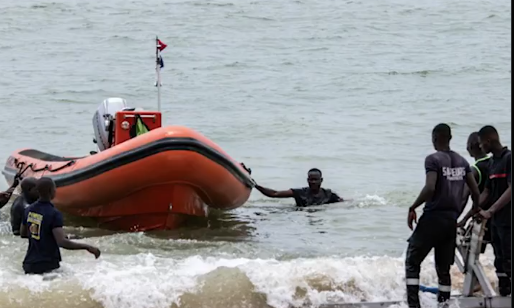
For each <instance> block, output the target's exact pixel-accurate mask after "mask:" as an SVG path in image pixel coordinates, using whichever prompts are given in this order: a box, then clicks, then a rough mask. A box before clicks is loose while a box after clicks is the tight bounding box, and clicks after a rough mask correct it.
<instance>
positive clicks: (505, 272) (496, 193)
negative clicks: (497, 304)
mask: <svg viewBox="0 0 514 308" xmlns="http://www.w3.org/2000/svg"><path fill="white" fill-rule="evenodd" d="M478 136H479V138H480V146H481V147H482V149H483V150H484V151H485V152H486V153H492V154H493V160H492V163H491V165H490V168H489V179H488V180H487V181H486V184H485V188H484V192H483V193H482V196H481V198H480V199H481V200H486V199H487V198H488V197H491V199H490V200H491V202H492V205H491V207H490V208H489V209H487V210H482V211H480V216H482V217H483V218H485V219H491V218H492V221H491V227H492V239H493V248H494V256H495V260H494V266H495V268H496V275H497V276H498V280H499V291H500V295H502V296H507V295H510V294H511V242H510V241H511V206H512V205H511V172H512V161H511V159H512V156H511V151H510V150H509V149H508V148H507V147H504V146H502V144H501V143H500V137H499V135H498V131H497V130H496V129H495V128H494V127H492V126H490V125H487V126H484V127H482V129H480V131H479V132H478Z"/></svg>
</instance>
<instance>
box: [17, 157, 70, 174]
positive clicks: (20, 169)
mask: <svg viewBox="0 0 514 308" xmlns="http://www.w3.org/2000/svg"><path fill="white" fill-rule="evenodd" d="M14 163H15V164H16V168H17V169H18V172H17V173H16V175H15V176H14V178H15V179H16V178H18V179H22V175H23V174H24V173H25V172H26V171H27V170H28V169H30V170H32V172H34V173H37V172H41V171H48V172H57V171H60V170H62V169H64V168H67V167H70V166H73V165H74V164H75V161H74V160H70V161H69V162H67V163H66V164H64V165H62V166H60V167H59V168H55V169H51V168H50V165H45V166H44V167H43V168H39V169H35V168H34V164H28V165H27V166H25V162H18V160H17V159H15V161H14Z"/></svg>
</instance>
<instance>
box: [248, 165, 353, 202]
mask: <svg viewBox="0 0 514 308" xmlns="http://www.w3.org/2000/svg"><path fill="white" fill-rule="evenodd" d="M322 182H323V177H322V173H321V171H320V170H319V169H316V168H313V169H311V170H309V172H308V173H307V183H308V184H309V187H304V188H291V189H289V190H283V191H276V190H273V189H269V188H265V187H262V186H260V185H256V186H255V188H256V189H257V190H258V191H260V192H261V193H262V194H263V195H265V196H266V197H270V198H294V200H295V201H296V206H300V207H304V206H310V205H322V204H329V203H336V202H343V201H346V200H343V198H341V197H339V196H338V195H337V194H336V193H333V192H332V191H331V190H330V189H325V188H321V183H322Z"/></svg>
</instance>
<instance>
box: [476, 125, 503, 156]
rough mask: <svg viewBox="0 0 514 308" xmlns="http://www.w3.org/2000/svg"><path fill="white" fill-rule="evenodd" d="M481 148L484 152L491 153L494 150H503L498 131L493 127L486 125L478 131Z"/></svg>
mask: <svg viewBox="0 0 514 308" xmlns="http://www.w3.org/2000/svg"><path fill="white" fill-rule="evenodd" d="M478 137H479V140H480V147H481V148H482V150H484V152H486V153H490V152H491V151H492V150H493V149H494V148H501V143H500V136H499V135H498V131H497V130H496V128H494V127H493V126H491V125H486V126H484V127H482V128H481V129H480V130H479V131H478Z"/></svg>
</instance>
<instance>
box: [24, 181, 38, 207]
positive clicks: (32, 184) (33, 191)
mask: <svg viewBox="0 0 514 308" xmlns="http://www.w3.org/2000/svg"><path fill="white" fill-rule="evenodd" d="M36 185H37V180H36V179H35V178H32V177H31V178H25V179H23V181H21V183H20V187H21V194H22V195H23V198H25V201H26V202H27V203H28V204H31V203H34V202H36V201H37V199H38V198H39V194H38V192H37V188H36Z"/></svg>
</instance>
